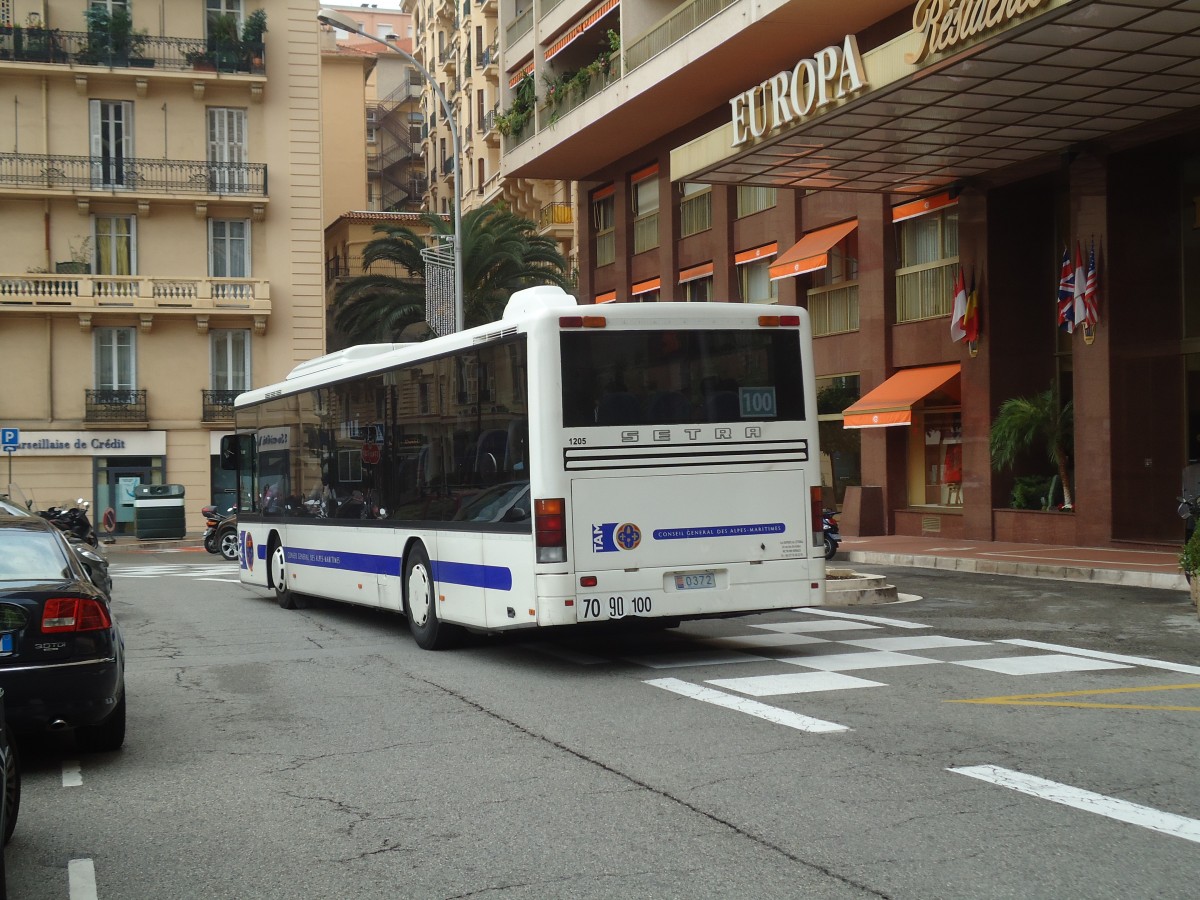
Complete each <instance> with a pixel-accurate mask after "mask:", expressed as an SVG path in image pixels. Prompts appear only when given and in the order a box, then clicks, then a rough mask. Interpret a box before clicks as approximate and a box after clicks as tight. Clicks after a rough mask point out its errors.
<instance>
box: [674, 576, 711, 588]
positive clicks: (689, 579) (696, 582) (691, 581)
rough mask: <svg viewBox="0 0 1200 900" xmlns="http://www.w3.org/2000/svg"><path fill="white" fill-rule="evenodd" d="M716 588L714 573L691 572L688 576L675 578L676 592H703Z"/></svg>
mask: <svg viewBox="0 0 1200 900" xmlns="http://www.w3.org/2000/svg"><path fill="white" fill-rule="evenodd" d="M716 586H717V573H716V572H692V573H691V574H689V575H676V576H675V590H677V591H703V590H708V589H709V588H715V587H716Z"/></svg>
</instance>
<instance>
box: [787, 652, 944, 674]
mask: <svg viewBox="0 0 1200 900" xmlns="http://www.w3.org/2000/svg"><path fill="white" fill-rule="evenodd" d="M779 661H780V662H781V663H787V664H788V665H789V666H801V667H803V668H806V669H820V670H821V671H822V672H853V671H854V670H855V669H890V668H892V667H894V666H928V665H939V666H940V665H941V664H942V663H943V662H945V660H941V659H926V658H925V657H923V656H912V655H910V654H908V653H894V652H892V651H891V650H876V651H874V652H865V653H863V652H859V653H826V654H813V655H812V656H788V657H784V658H782V659H780V660H779Z"/></svg>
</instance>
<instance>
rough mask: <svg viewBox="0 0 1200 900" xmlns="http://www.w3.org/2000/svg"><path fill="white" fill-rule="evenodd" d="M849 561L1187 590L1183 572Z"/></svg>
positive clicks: (882, 556)
mask: <svg viewBox="0 0 1200 900" xmlns="http://www.w3.org/2000/svg"><path fill="white" fill-rule="evenodd" d="M850 561H851V562H855V563H862V564H864V565H874V566H911V567H913V568H920V569H944V570H949V571H953V572H971V573H974V574H977V575H1018V576H1020V577H1022V578H1053V579H1059V580H1064V581H1080V582H1090V583H1092V584H1115V585H1125V586H1127V587H1145V588H1159V589H1162V590H1170V591H1186V590H1188V589H1189V588H1188V583H1187V579H1185V578H1184V577H1183V574H1182V573H1170V574H1168V573H1165V572H1136V571H1131V570H1129V569H1091V568H1085V567H1082V566H1042V565H1034V564H1031V563H1017V562H1003V561H998V560H990V559H970V558H967V557H959V556H918V555H912V554H903V553H875V552H871V551H869V550H852V551H851V552H850Z"/></svg>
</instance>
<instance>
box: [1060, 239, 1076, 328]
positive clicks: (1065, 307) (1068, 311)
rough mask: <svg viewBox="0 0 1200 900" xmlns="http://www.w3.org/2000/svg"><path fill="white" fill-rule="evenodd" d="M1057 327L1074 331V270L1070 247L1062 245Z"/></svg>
mask: <svg viewBox="0 0 1200 900" xmlns="http://www.w3.org/2000/svg"><path fill="white" fill-rule="evenodd" d="M1058 327H1059V328H1061V329H1063V330H1064V331H1065V332H1066V333H1067V334H1073V333H1074V332H1075V271H1074V270H1073V269H1072V268H1071V248H1070V247H1063V261H1062V275H1061V276H1060V277H1059V279H1058Z"/></svg>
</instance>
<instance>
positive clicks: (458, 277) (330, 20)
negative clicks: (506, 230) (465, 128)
mask: <svg viewBox="0 0 1200 900" xmlns="http://www.w3.org/2000/svg"><path fill="white" fill-rule="evenodd" d="M317 21H318V22H320V23H321V24H322V25H332V26H333V27H334V28H340V29H342V31H349V32H352V33H354V34H357V35H359V36H360V37H365V38H366V39H367V40H369V41H374V42H375V43H377V44H383V46H385V47H387V48H388V49H389V50H391V51H392V52H393V53H399V54H400V55H401V56H403V57H404V58H405V59H407V60H408V61H409V62H410V63H412V64H413V65H414V66H416V67H417V71H419V72H420V73H421V76H422V77H423V78H424V79H425V80H426V81H427V82H429V86H430V87H431V88H433V92H434V94H436V95H437V98H438V102H439V103H441V104H442V112H443V113H445V116H446V124H447V125H449V126H450V140H451V143H452V145H453V147H454V234H453V235H452V237H451V241H450V247H451V249H452V250H453V252H454V330H455V331H462V330H463V272H462V177H461V175H462V173H461V172H459V169H458V161H459V159H461V158H462V145H461V144H460V143H459V140H458V125H456V124H455V122H454V111H453V110H452V109H451V108H450V103H449V102H448V101H447V100H446V95H445V94H444V93H443V92H442V89H441V88H440V87H438V83H437V82H436V81H434V80H433V76H432V75H430V74H429V70H428V69H426V68H425V67H424V66H423V65H421V64H420V63H419V62H418V61H417V60H416V59H415V58H414V57H413V55H412V54H411V53H408V52H407V51H404V50H401V49H400V48H399V47H397V46H396V45H395V44H389V43H388V42H387V41H385V40H381V39H380V38H377V37H375V36H374V35H371V34H367V33H366V32H365V31H363V30H362V29H361V28H359V27H358V23H357V22H355V21H354V20H353V19H350V18H349V17H348V16H347V15H346V14H345V13H342V12H338V11H337V10H335V9H329V8H327V7H323V8H322V9H321V10H320V11H319V12H318V13H317Z"/></svg>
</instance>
